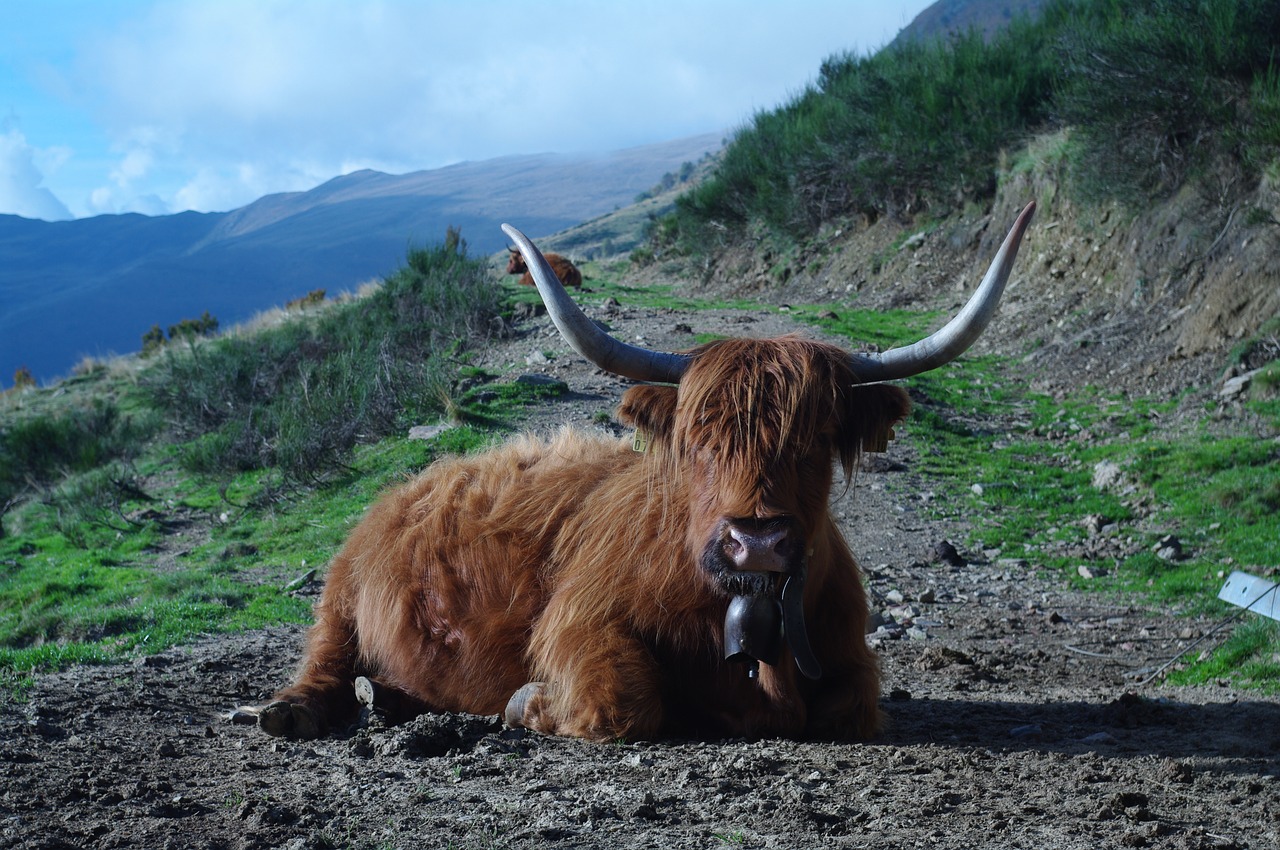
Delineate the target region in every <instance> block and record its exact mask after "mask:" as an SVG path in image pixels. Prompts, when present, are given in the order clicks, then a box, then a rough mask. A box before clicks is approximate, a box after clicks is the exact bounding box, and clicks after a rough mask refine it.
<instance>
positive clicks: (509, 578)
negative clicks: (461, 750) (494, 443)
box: [325, 430, 636, 714]
mask: <svg viewBox="0 0 1280 850" xmlns="http://www.w3.org/2000/svg"><path fill="white" fill-rule="evenodd" d="M635 457H636V456H635V455H634V453H633V452H631V451H630V449H629V447H628V446H626V445H625V444H623V443H621V442H619V441H617V440H611V439H601V438H597V437H594V436H588V435H583V434H581V433H576V432H571V431H567V430H566V431H565V432H562V433H561V434H560V435H559V436H558V437H556V438H555V439H553V440H551V441H549V442H547V441H541V440H537V439H533V438H529V437H526V438H521V439H518V440H515V441H513V442H511V443H509V444H508V445H506V446H503V447H502V448H499V449H496V450H494V451H492V452H487V453H484V454H480V455H476V456H473V457H462V458H456V459H451V460H445V461H441V462H438V463H436V464H433V465H432V466H431V467H429V468H428V469H427V470H426V471H424V472H423V473H421V474H420V475H418V476H417V477H415V478H414V479H412V480H410V481H409V482H407V483H406V484H404V485H403V486H401V487H399V488H397V489H395V490H393V491H391V492H390V493H388V494H387V495H386V496H384V497H383V498H382V499H381V500H380V501H379V502H378V503H377V504H376V505H375V506H374V507H373V508H371V509H370V511H369V514H368V515H367V516H366V517H365V519H364V520H363V521H362V522H361V523H360V525H359V527H358V528H357V529H356V530H355V532H354V533H353V534H352V535H351V537H350V539H349V540H348V542H347V544H346V546H345V547H344V548H343V550H342V552H341V553H339V555H338V556H337V557H336V558H335V560H334V564H333V567H332V569H331V572H330V577H329V585H330V586H329V587H327V588H326V599H325V604H328V603H329V597H330V595H331V594H332V597H333V601H334V603H336V604H339V605H342V606H343V608H345V609H346V612H347V613H348V616H349V617H350V618H351V619H352V620H353V621H354V623H355V632H356V640H357V643H358V646H359V652H360V656H361V663H360V667H361V668H363V669H366V670H369V671H370V672H372V673H374V674H375V675H376V676H377V677H378V678H379V679H380V680H381V681H382V682H384V683H385V684H388V685H391V686H393V687H397V688H399V689H401V690H403V691H405V692H406V693H408V694H410V695H412V696H414V697H416V698H418V699H420V700H422V701H423V702H424V703H426V704H427V705H429V706H430V707H432V708H434V709H436V710H449V711H467V712H472V713H479V714H493V713H498V712H501V711H502V709H503V707H504V706H505V704H506V701H507V699H508V698H509V697H510V696H511V694H512V693H513V692H514V691H515V690H516V689H517V688H519V687H520V686H521V685H523V684H524V683H525V682H527V681H528V680H529V667H528V663H527V659H526V657H525V649H526V644H527V642H528V638H529V633H530V631H531V629H532V624H533V622H534V620H535V619H536V618H537V616H538V614H539V613H540V612H541V611H542V609H543V607H544V606H545V604H546V599H547V596H548V594H549V592H550V589H551V588H552V587H553V585H554V581H555V573H556V564H555V563H554V562H553V560H552V559H551V553H552V551H553V549H554V546H555V536H556V534H557V532H558V530H559V529H560V528H562V527H563V526H564V524H565V522H566V520H567V519H568V518H569V517H570V516H571V515H572V514H574V513H575V512H576V511H577V510H578V508H579V506H580V505H581V504H582V503H583V501H584V500H586V499H587V497H588V495H589V494H590V492H591V491H592V490H594V489H595V488H597V487H598V486H599V485H600V483H601V482H602V481H604V480H605V479H607V478H609V477H610V476H613V475H617V474H619V473H621V472H623V471H625V470H626V469H628V468H629V467H631V466H633V465H634V464H635V462H636V461H635Z"/></svg>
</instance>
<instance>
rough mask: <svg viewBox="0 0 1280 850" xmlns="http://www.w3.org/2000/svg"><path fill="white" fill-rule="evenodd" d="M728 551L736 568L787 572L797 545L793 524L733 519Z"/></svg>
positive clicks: (727, 543) (727, 546)
mask: <svg viewBox="0 0 1280 850" xmlns="http://www.w3.org/2000/svg"><path fill="white" fill-rule="evenodd" d="M727 531H728V533H727V535H726V536H725V542H724V551H725V555H727V556H728V558H729V560H730V561H732V562H733V565H734V567H735V568H737V569H739V570H750V571H770V572H786V569H787V560H788V557H789V556H790V554H791V552H792V550H793V548H794V546H793V543H792V541H791V534H790V528H788V527H787V526H786V525H779V524H771V525H766V526H763V527H762V526H760V525H759V524H756V523H749V524H748V523H730V524H729V527H728V529H727Z"/></svg>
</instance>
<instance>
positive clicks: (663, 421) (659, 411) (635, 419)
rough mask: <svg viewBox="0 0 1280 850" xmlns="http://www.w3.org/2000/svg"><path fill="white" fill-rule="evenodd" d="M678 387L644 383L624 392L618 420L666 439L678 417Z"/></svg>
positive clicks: (653, 435) (619, 406)
mask: <svg viewBox="0 0 1280 850" xmlns="http://www.w3.org/2000/svg"><path fill="white" fill-rule="evenodd" d="M676 393H677V391H676V388H675V387H665V386H656V385H652V384H642V385H640V386H638V387H632V388H631V389H629V390H627V391H626V392H625V393H623V394H622V403H621V404H619V405H618V421H619V422H622V423H623V424H624V425H630V426H632V427H633V428H635V429H637V430H639V431H646V432H648V433H649V434H650V435H651V436H652V437H657V438H659V439H665V438H666V437H667V436H668V435H670V433H671V423H672V422H674V421H675V417H676Z"/></svg>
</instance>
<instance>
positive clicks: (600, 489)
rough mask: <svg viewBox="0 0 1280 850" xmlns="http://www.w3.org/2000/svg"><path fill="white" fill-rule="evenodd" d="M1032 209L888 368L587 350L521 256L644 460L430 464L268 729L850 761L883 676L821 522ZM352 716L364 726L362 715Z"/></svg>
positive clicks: (847, 568)
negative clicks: (619, 380) (504, 737)
mask: <svg viewBox="0 0 1280 850" xmlns="http://www.w3.org/2000/svg"><path fill="white" fill-rule="evenodd" d="M1033 208H1034V205H1029V206H1028V207H1027V209H1026V210H1024V211H1023V213H1022V215H1021V216H1019V218H1018V220H1017V223H1016V224H1015V225H1014V227H1013V229H1012V231H1011V232H1010V233H1009V236H1008V237H1007V238H1006V239H1005V241H1004V244H1003V245H1002V246H1001V248H1000V251H999V253H998V254H997V256H996V259H995V261H994V262H993V263H992V266H991V269H990V271H988V273H987V275H986V277H985V278H984V280H983V282H982V284H981V285H980V286H979V288H978V291H977V292H976V293H975V294H974V296H973V298H972V299H970V302H969V303H968V304H967V305H966V306H965V307H964V309H963V310H962V311H961V313H960V314H959V315H958V316H957V317H956V318H955V319H953V320H952V321H951V322H950V323H948V324H947V325H946V326H945V327H944V328H942V329H941V330H939V331H937V332H935V333H934V334H933V335H931V336H930V337H928V338H927V339H924V340H921V341H920V342H917V343H915V344H913V345H910V346H907V347H905V348H898V349H893V350H891V351H887V352H884V353H882V354H874V355H862V354H850V353H848V352H846V351H844V350H843V349H840V348H838V347H836V346H833V345H829V344H826V343H822V342H814V341H810V340H806V339H802V338H800V337H798V336H785V337H781V338H778V339H767V340H750V339H728V340H721V341H717V342H712V343H708V344H706V345H703V346H701V347H699V348H696V349H694V350H693V351H691V352H689V353H686V354H668V353H662V352H654V351H648V350H645V349H640V348H636V347H634V346H631V345H628V344H626V343H623V342H620V341H618V340H616V339H614V338H613V337H611V336H609V335H608V334H607V333H605V332H604V331H602V330H600V329H599V328H598V327H597V326H596V325H595V324H593V323H592V322H591V321H590V320H589V319H588V318H587V317H586V316H585V315H584V314H583V313H582V312H581V311H580V310H579V309H578V308H577V307H576V305H574V303H573V301H572V299H571V298H570V297H569V296H568V294H567V293H566V291H565V290H564V288H563V287H562V286H560V284H559V282H558V281H557V280H556V278H555V275H554V273H553V270H552V268H551V266H550V265H549V264H548V263H547V261H546V260H545V259H544V258H543V257H542V256H541V255H540V254H539V253H538V252H537V249H536V248H535V247H534V246H533V244H532V243H530V242H529V241H528V240H527V239H525V237H524V236H523V235H522V234H520V233H519V232H518V231H515V230H514V229H512V228H509V227H508V226H505V225H504V229H506V230H507V233H508V235H510V236H511V237H512V238H513V239H515V241H516V243H517V244H518V245H519V246H520V249H521V250H522V251H523V253H524V255H525V257H526V258H528V260H529V263H530V265H531V267H532V268H533V275H534V278H535V281H536V284H537V286H538V289H539V291H540V293H541V294H542V296H543V299H544V300H545V301H546V302H547V304H548V311H549V313H550V315H551V317H552V319H553V321H554V322H555V323H556V325H557V327H559V328H560V331H561V333H563V334H564V335H565V336H566V337H567V338H568V339H569V341H570V342H571V344H572V345H573V346H574V347H575V348H576V349H577V350H578V351H579V352H580V353H582V354H583V355H584V356H586V357H587V358H588V359H589V360H592V361H593V362H595V363H597V364H598V365H600V366H602V367H604V368H607V369H609V370H612V371H614V372H616V373H617V374H620V375H623V376H626V377H629V378H633V379H636V380H649V381H654V382H655V383H652V384H647V385H641V386H635V387H632V388H631V389H629V390H627V392H626V394H625V395H624V396H623V399H622V404H621V407H620V409H619V414H618V415H619V418H620V419H621V420H622V421H624V422H627V423H629V424H631V425H632V426H634V427H635V428H636V429H637V433H638V434H640V435H642V437H643V440H642V441H643V442H647V450H646V451H644V452H637V451H633V448H632V444H631V441H630V440H625V441H621V440H617V439H613V438H606V437H603V436H596V435H589V434H586V433H582V432H577V431H573V430H565V431H563V432H561V433H560V435H559V436H557V437H555V438H553V439H550V440H545V441H544V440H540V439H535V438H533V437H529V436H526V437H522V438H519V439H516V440H513V441H511V442H509V443H508V444H506V445H505V446H503V447H501V448H498V449H495V450H493V451H490V452H488V453H484V454H480V455H476V456H470V457H460V458H456V459H452V460H446V461H442V462H439V463H436V464H434V465H433V466H431V467H430V468H428V469H427V470H426V471H425V472H423V473H421V474H420V475H418V476H417V477H416V478H414V479H413V480H411V481H410V482H408V483H407V484H404V485H402V486H400V487H398V488H397V489H395V490H393V491H391V492H390V493H389V494H387V495H386V496H385V497H383V498H382V499H381V501H379V502H378V503H377V504H376V505H374V506H373V508H372V509H371V510H370V511H369V513H368V515H367V516H366V517H365V518H364V519H363V520H362V521H361V523H360V524H359V525H358V526H357V527H356V529H355V530H354V531H353V533H352V534H351V537H350V539H349V540H348V541H347V543H346V545H345V546H344V547H343V549H342V551H341V552H340V553H339V554H338V555H337V556H336V557H335V558H334V560H333V562H332V564H331V566H330V569H329V574H328V581H327V583H326V586H325V590H324V595H323V597H322V599H321V602H320V604H319V606H318V608H317V612H316V615H317V616H316V624H315V626H314V627H313V628H312V629H311V632H310V637H309V639H308V645H307V649H306V655H305V657H304V659H303V661H302V664H301V666H300V668H299V670H298V674H297V678H296V681H295V682H294V683H293V684H292V685H290V686H289V687H287V688H285V689H284V690H282V691H280V692H279V693H278V694H276V697H275V701H274V702H272V703H270V704H269V705H266V706H265V707H263V708H261V709H259V724H260V725H261V727H262V728H263V729H264V730H265V731H267V732H269V733H270V734H273V735H292V736H298V737H314V736H319V735H323V734H325V732H326V731H328V730H331V729H333V728H335V727H337V726H340V725H341V724H345V723H347V722H349V721H350V720H351V719H352V718H353V717H354V716H355V714H356V710H357V708H358V707H359V702H364V703H366V704H369V703H372V704H373V705H374V707H375V708H378V709H381V710H382V711H384V712H387V713H388V714H390V715H391V716H392V719H402V718H404V717H407V716H410V715H413V714H415V713H418V712H423V711H427V710H432V711H461V712H471V713H476V714H497V713H505V716H506V720H507V722H508V723H510V724H512V725H515V726H524V727H527V728H530V729H534V730H537V731H540V732H544V733H548V734H558V735H572V736H580V737H583V738H589V739H593V740H597V741H607V740H613V739H618V738H625V739H636V738H654V737H659V736H669V735H696V736H704V737H719V736H753V737H754V736H790V737H797V736H812V737H821V738H866V737H867V736H869V735H871V734H873V733H874V732H875V731H876V729H877V726H878V723H879V709H878V696H879V676H878V670H877V664H876V659H875V656H874V654H873V653H872V652H871V651H870V650H869V649H868V648H867V643H866V639H865V636H864V635H865V632H866V624H867V603H866V597H865V593H864V590H863V587H862V584H861V582H860V579H859V570H858V566H857V564H856V563H855V561H854V558H853V556H852V555H851V554H850V551H849V548H848V546H847V545H846V544H845V541H844V539H843V538H842V537H841V535H840V532H839V530H838V529H837V527H836V522H835V520H834V518H833V517H832V515H831V513H830V510H829V508H828V498H829V497H830V494H831V488H832V485H833V479H834V471H833V461H838V462H839V464H840V466H841V467H842V468H843V470H844V473H845V475H846V477H847V476H848V475H849V474H850V473H851V472H852V470H853V468H854V465H855V463H856V461H857V459H858V457H859V455H860V454H861V453H862V452H865V451H881V450H883V448H884V445H885V443H886V441H887V439H888V438H889V437H890V436H891V435H892V431H891V429H892V427H893V426H894V424H895V423H897V422H899V421H901V420H902V419H903V417H905V416H906V414H907V396H906V393H905V392H903V390H901V389H900V388H898V387H894V386H889V385H887V384H883V383H876V382H880V381H886V380H891V379H895V378H904V377H908V376H911V375H915V374H918V373H920V372H922V371H925V370H928V369H932V368H935V367H937V366H939V365H941V364H943V363H946V362H948V361H950V360H952V359H953V358H955V357H956V356H957V355H959V354H960V353H961V352H962V351H964V350H965V348H967V347H968V346H969V344H970V343H972V341H973V340H974V339H975V338H976V337H977V336H978V334H979V333H981V331H982V329H983V328H984V327H985V326H986V324H987V322H988V321H989V319H990V317H991V315H992V313H993V311H994V309H995V306H996V303H997V302H998V300H999V297H1000V294H1001V292H1002V291H1003V288H1004V285H1005V281H1006V280H1007V278H1008V275H1009V271H1010V269H1011V268H1012V265H1013V260H1014V256H1015V255H1016V253H1017V250H1018V246H1019V244H1020V241H1021V239H1022V235H1023V233H1024V231H1025V230H1026V227H1027V223H1028V221H1029V220H1030V217H1031V213H1032V210H1033ZM358 700H359V702H358Z"/></svg>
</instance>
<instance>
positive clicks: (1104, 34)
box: [1057, 0, 1280, 202]
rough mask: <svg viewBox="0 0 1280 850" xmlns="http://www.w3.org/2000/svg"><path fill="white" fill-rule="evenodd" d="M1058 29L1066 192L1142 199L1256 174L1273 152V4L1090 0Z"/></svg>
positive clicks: (1277, 30) (1277, 42)
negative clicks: (1072, 142)
mask: <svg viewBox="0 0 1280 850" xmlns="http://www.w3.org/2000/svg"><path fill="white" fill-rule="evenodd" d="M1087 9H1088V11H1089V14H1088V15H1087V16H1084V15H1082V16H1081V17H1080V18H1079V19H1078V20H1077V21H1076V23H1075V25H1073V26H1071V27H1070V28H1069V29H1067V30H1066V34H1065V36H1064V39H1063V42H1062V54H1063V82H1062V85H1061V88H1060V91H1059V94H1058V97H1057V109H1058V114H1059V117H1060V119H1061V120H1062V121H1063V122H1064V123H1066V124H1068V125H1071V126H1073V127H1074V128H1075V137H1076V139H1077V140H1078V141H1079V142H1080V144H1079V146H1078V147H1077V150H1076V155H1075V156H1074V158H1073V163H1074V175H1075V178H1076V181H1075V182H1076V188H1077V189H1079V190H1080V191H1082V192H1083V193H1084V194H1085V195H1086V196H1089V197H1093V198H1102V199H1105V198H1113V197H1118V198H1120V199H1121V200H1124V201H1129V202H1137V201H1143V200H1145V199H1147V198H1150V197H1152V196H1159V195H1163V194H1167V193H1169V192H1171V191H1174V190H1176V189H1177V188H1179V187H1180V186H1182V185H1183V184H1184V183H1185V182H1186V181H1187V180H1188V179H1189V178H1193V177H1202V176H1207V175H1209V174H1211V173H1215V172H1216V173H1218V174H1219V175H1221V176H1219V177H1218V178H1217V179H1218V180H1225V181H1227V182H1228V183H1230V182H1233V181H1234V182H1237V183H1238V182H1241V180H1242V179H1243V180H1250V179H1254V178H1256V177H1257V175H1258V173H1259V172H1260V170H1261V169H1262V168H1263V167H1265V166H1266V165H1267V164H1268V163H1269V162H1271V161H1273V160H1274V159H1275V158H1276V156H1277V154H1278V153H1280V80H1278V78H1277V73H1278V70H1280V65H1278V64H1277V63H1280V52H1278V48H1280V3H1276V2H1275V0H1094V2H1092V3H1090V4H1087Z"/></svg>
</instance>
